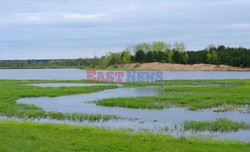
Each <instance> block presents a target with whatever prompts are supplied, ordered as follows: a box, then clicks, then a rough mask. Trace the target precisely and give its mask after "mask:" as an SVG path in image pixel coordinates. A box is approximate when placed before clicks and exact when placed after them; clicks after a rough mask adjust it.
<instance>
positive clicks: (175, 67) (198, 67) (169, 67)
mask: <svg viewBox="0 0 250 152" xmlns="http://www.w3.org/2000/svg"><path fill="white" fill-rule="evenodd" d="M97 68H98V67H97ZM99 68H100V67H99ZM102 68H103V67H102ZM106 68H121V69H123V68H124V69H135V70H165V71H250V68H241V67H232V66H227V65H212V64H192V65H191V64H187V65H186V64H170V63H159V62H153V63H142V64H140V63H129V64H120V65H112V66H108V67H106Z"/></svg>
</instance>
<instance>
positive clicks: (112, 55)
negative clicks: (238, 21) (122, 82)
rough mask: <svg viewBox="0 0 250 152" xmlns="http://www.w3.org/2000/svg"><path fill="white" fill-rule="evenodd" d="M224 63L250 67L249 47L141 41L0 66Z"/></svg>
mask: <svg viewBox="0 0 250 152" xmlns="http://www.w3.org/2000/svg"><path fill="white" fill-rule="evenodd" d="M150 62H161V63H177V64H199V63H204V64H216V65H217V64H224V65H230V66H237V67H250V49H247V48H243V47H237V48H236V47H226V46H223V45H220V46H215V45H209V46H207V47H206V48H204V49H203V50H198V51H187V50H186V46H185V44H184V43H175V44H174V45H171V44H167V43H165V42H161V41H159V42H153V43H140V44H136V45H133V46H129V47H127V48H126V49H124V50H123V51H121V52H118V53H116V52H109V53H107V54H106V55H105V56H102V57H94V58H85V59H83V58H79V59H55V60H0V68H69V67H76V68H81V67H96V66H100V65H101V66H103V67H105V66H109V65H116V64H125V63H150Z"/></svg>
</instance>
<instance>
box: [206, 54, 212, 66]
mask: <svg viewBox="0 0 250 152" xmlns="http://www.w3.org/2000/svg"><path fill="white" fill-rule="evenodd" d="M211 61H212V55H211V53H207V62H208V63H209V64H211Z"/></svg>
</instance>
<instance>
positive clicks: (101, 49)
mask: <svg viewBox="0 0 250 152" xmlns="http://www.w3.org/2000/svg"><path fill="white" fill-rule="evenodd" d="M0 4H1V5H0V35H1V37H0V54H1V55H0V59H22V58H77V57H92V56H94V55H95V54H97V55H103V54H105V53H106V52H107V51H119V50H121V49H123V48H125V47H126V46H128V45H130V44H135V43H139V42H144V41H145V42H152V41H158V40H161V41H166V42H168V43H174V42H176V41H183V42H185V43H186V45H187V47H188V49H190V50H191V49H202V48H204V47H205V46H206V45H208V44H211V43H213V44H224V45H229V46H244V47H250V30H249V29H250V26H249V25H250V22H249V18H250V11H249V10H250V2H249V0H241V1H238V0H176V1H170V0H127V1H122V0H109V1H103V0H93V1H82V0H74V1H71V0H43V1H36V0H26V1H19V0H8V1H4V0H0Z"/></svg>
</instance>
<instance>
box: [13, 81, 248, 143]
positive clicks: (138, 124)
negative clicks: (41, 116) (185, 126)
mask: <svg viewBox="0 0 250 152" xmlns="http://www.w3.org/2000/svg"><path fill="white" fill-rule="evenodd" d="M161 89H163V87H160V86H148V87H138V88H115V89H108V90H104V91H100V92H95V93H89V94H79V95H69V96H61V97H53V98H49V97H39V98H23V99H19V100H17V102H18V103H25V104H34V105H36V106H38V107H41V108H43V109H44V110H45V111H47V112H48V111H54V112H63V113H75V112H80V113H84V114H108V115H116V116H119V117H122V118H126V119H123V120H111V121H108V122H88V121H85V122H71V121H66V123H70V124H80V125H88V126H101V127H106V128H131V129H134V130H140V129H148V130H150V131H155V132H166V133H170V134H172V135H176V136H180V135H184V136H193V135H201V136H205V137H208V136H209V137H210V136H211V137H212V138H216V139H235V140H243V141H250V139H249V138H250V131H248V130H241V131H238V132H229V133H210V132H207V131H205V132H192V131H183V130H182V129H181V128H176V125H177V126H180V125H181V124H182V123H183V122H184V121H187V120H196V121H212V120H216V119H217V118H227V119H229V120H233V121H238V122H240V121H243V122H246V123H250V114H248V113H241V112H239V111H229V112H221V113H218V112H213V109H206V110H199V111H189V110H187V109H186V108H165V109H162V110H155V109H129V108H121V107H103V106H96V105H95V104H93V101H98V100H100V99H107V98H114V97H140V96H157V95H159V90H161ZM44 121H45V122H47V121H48V120H47V121H46V120H44ZM55 122H59V123H60V121H55ZM166 127H168V128H170V130H168V131H166V130H164V128H166ZM171 128H175V129H171Z"/></svg>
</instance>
